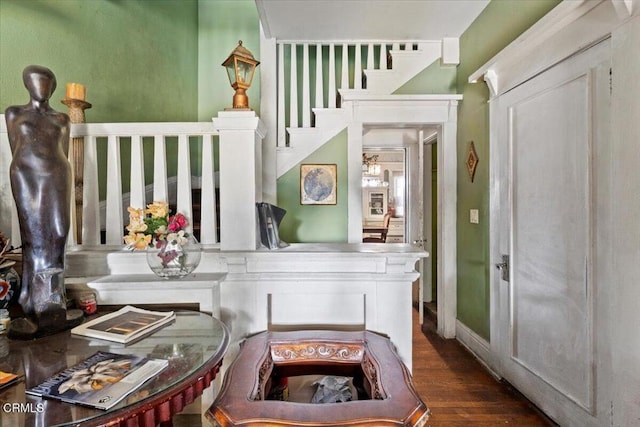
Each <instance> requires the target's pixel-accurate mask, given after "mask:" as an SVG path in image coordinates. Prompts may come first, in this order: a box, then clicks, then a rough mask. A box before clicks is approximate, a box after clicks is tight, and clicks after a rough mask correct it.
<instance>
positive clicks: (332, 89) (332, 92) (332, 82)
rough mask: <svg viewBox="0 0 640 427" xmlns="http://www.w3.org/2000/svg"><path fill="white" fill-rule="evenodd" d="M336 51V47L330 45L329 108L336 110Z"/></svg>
mask: <svg viewBox="0 0 640 427" xmlns="http://www.w3.org/2000/svg"><path fill="white" fill-rule="evenodd" d="M335 54H336V51H335V45H334V44H333V43H329V88H328V101H327V107H328V108H336V56H335Z"/></svg>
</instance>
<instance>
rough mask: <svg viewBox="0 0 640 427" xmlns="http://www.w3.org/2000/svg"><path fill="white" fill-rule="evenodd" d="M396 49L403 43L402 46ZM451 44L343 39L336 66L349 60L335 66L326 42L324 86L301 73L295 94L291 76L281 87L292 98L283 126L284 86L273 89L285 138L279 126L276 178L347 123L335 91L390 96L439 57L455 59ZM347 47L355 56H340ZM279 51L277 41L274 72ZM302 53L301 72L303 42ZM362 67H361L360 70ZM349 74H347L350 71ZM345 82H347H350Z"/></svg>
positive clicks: (293, 61) (293, 69)
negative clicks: (299, 101)
mask: <svg viewBox="0 0 640 427" xmlns="http://www.w3.org/2000/svg"><path fill="white" fill-rule="evenodd" d="M354 44H355V49H354V46H352V45H354ZM350 45H351V46H350ZM295 46H296V45H295V44H293V45H292V47H290V48H289V49H290V52H292V53H291V61H290V63H291V64H292V65H291V70H290V73H289V74H290V75H296V74H297V65H298V64H297V63H298V62H299V61H298V58H297V53H296V52H295V51H296V50H297V49H295V48H294V47H295ZM323 46H325V45H324V44H323V43H318V44H316V55H315V61H316V64H315V70H316V72H315V75H314V76H313V77H314V78H315V76H318V75H321V74H322V69H323V68H322V67H323V64H322V61H323V56H322V52H323V50H322V49H323ZM325 47H326V46H325ZM401 47H404V49H402V48H401ZM457 47H458V46H457V43H455V44H452V43H450V41H448V42H446V43H444V42H442V41H420V42H409V43H408V42H403V43H398V42H395V43H391V42H389V43H384V42H378V43H373V42H363V43H345V44H343V45H342V46H341V49H342V62H341V64H345V63H347V64H350V67H341V66H337V65H336V63H335V57H334V56H333V55H334V52H336V50H335V48H336V45H334V44H333V43H331V44H330V46H329V61H328V62H329V64H328V68H329V72H326V70H325V74H328V75H329V81H328V85H327V88H325V87H324V85H323V79H322V77H320V78H315V88H311V87H310V86H311V84H310V82H311V81H312V79H311V78H310V77H308V76H307V77H305V76H302V80H303V84H302V93H301V94H298V93H297V92H296V91H297V88H298V84H297V81H296V80H295V79H297V77H295V78H294V81H293V83H291V82H289V84H288V85H287V87H288V88H289V93H288V95H289V97H288V99H293V105H291V104H292V103H291V102H289V105H288V108H289V111H290V113H289V117H290V118H289V124H290V125H289V126H286V124H285V122H284V111H285V108H287V107H285V106H284V101H283V100H282V99H284V98H285V93H284V88H282V89H281V90H280V91H279V97H281V98H282V99H280V100H279V101H278V103H279V109H278V110H279V112H280V115H281V116H282V117H281V118H280V119H279V121H278V127H279V128H280V129H282V128H283V127H285V128H286V133H287V134H288V137H289V138H288V141H287V140H286V138H285V136H284V135H285V134H284V132H283V131H282V130H279V131H278V133H279V135H280V137H279V138H278V148H277V177H278V178H279V177H281V176H282V175H284V174H285V173H286V172H287V171H289V170H290V169H291V168H293V167H295V166H296V165H297V164H298V163H300V162H301V161H303V160H304V159H305V158H306V157H307V156H309V155H310V154H312V153H313V152H314V151H316V150H317V149H318V148H320V147H322V145H324V144H325V143H326V142H327V141H329V140H331V139H332V138H333V137H334V136H336V135H337V134H338V133H339V132H340V131H342V130H343V129H345V128H346V127H347V126H348V124H349V123H350V121H351V111H350V110H349V109H345V108H340V106H339V105H340V99H338V100H337V102H336V98H335V96H336V95H335V93H336V92H339V93H340V95H341V96H342V97H345V96H346V97H348V98H349V99H350V100H357V99H358V98H359V97H360V96H362V97H363V98H366V97H367V96H371V95H374V94H375V95H390V94H392V93H393V92H394V91H396V90H397V89H399V88H400V87H401V86H402V85H404V84H405V83H407V82H408V81H409V80H411V79H412V78H413V77H415V76H416V75H417V74H418V73H420V72H421V71H422V70H424V69H425V68H427V67H428V66H429V65H431V64H432V63H433V62H434V61H436V60H438V59H439V58H445V57H446V58H449V57H453V58H454V60H455V61H457ZM350 48H351V53H352V55H351V56H355V59H353V58H347V56H346V55H347V53H348V52H350V50H349V49H350ZM451 48H453V49H454V50H456V52H454V54H453V55H451V53H450V52H445V49H446V50H450V49H451ZM363 50H365V51H366V53H367V57H366V63H364V62H365V61H363V60H362V59H361V55H362V51H363ZM282 52H284V48H283V47H282V45H281V47H280V60H279V64H280V71H279V72H280V73H284V69H283V68H284V67H283V65H284V59H283V58H282V56H283V53H282ZM302 52H303V58H302V59H301V60H302V63H303V67H302V70H303V73H305V72H308V71H309V69H310V68H311V67H310V66H309V58H310V57H312V56H313V55H309V44H308V43H304V49H303V51H302ZM388 58H390V61H388ZM453 63H457V62H453ZM341 64H340V65H341ZM325 65H326V64H325ZM363 65H364V67H365V68H364V69H363ZM376 65H377V67H376ZM388 66H390V68H387V67H388ZM350 68H351V69H350ZM338 71H339V72H340V73H341V79H340V83H339V85H340V87H339V88H338V87H337V84H336V82H335V74H337V73H338ZM350 72H352V73H351V74H350ZM332 73H333V75H332ZM363 76H364V79H363ZM350 77H351V78H350ZM350 80H351V81H352V82H353V83H350ZM279 82H280V85H281V86H284V77H283V76H282V77H279ZM363 82H364V83H363ZM363 86H365V87H363ZM312 91H313V92H314V93H315V99H316V102H315V105H316V107H315V108H311V106H310V103H311V101H310V94H311V92H312ZM325 92H328V93H327V102H326V103H325V102H324V99H323V98H324V97H323V94H325ZM298 99H300V100H301V103H302V107H301V108H300V109H299V108H298ZM325 104H326V106H325ZM334 106H335V107H334ZM309 113H312V114H313V118H314V119H315V120H313V122H311V121H310V120H309V119H308V117H309ZM300 114H301V120H298V115H300ZM300 122H301V123H302V126H301V127H300V126H298V123H300Z"/></svg>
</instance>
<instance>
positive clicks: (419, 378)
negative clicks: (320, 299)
mask: <svg viewBox="0 0 640 427" xmlns="http://www.w3.org/2000/svg"><path fill="white" fill-rule="evenodd" d="M418 320H419V319H418V312H417V310H413V381H414V384H415V387H416V389H417V391H418V393H419V394H420V396H421V397H422V399H423V400H424V402H425V403H426V404H427V406H428V407H429V409H430V410H431V417H430V418H429V421H427V426H430V427H463V426H464V427H495V426H507V425H508V426H514V427H530V426H555V424H553V423H552V422H551V421H550V420H548V419H547V418H545V417H544V415H542V414H541V413H540V412H539V411H538V410H537V409H536V407H535V406H534V405H532V404H531V403H530V402H529V401H528V400H527V399H525V398H524V397H523V396H522V395H521V394H520V393H518V392H517V391H516V390H514V389H513V388H512V387H511V386H509V384H507V383H504V382H500V381H498V380H496V379H495V378H494V377H493V376H491V375H490V374H489V372H488V371H487V370H486V369H485V368H484V367H483V366H482V365H481V364H480V363H479V362H478V361H477V360H476V359H475V358H474V357H473V356H472V355H471V353H469V352H468V351H467V350H466V349H465V348H464V347H463V346H462V345H461V344H460V343H459V342H458V341H456V340H445V339H442V338H440V337H439V336H438V334H437V333H436V329H435V323H434V322H433V319H432V318H430V317H428V316H427V317H426V318H425V323H424V324H423V325H422V328H421V327H420V324H419V321H418ZM203 425H208V423H205V424H203V423H201V420H200V416H199V415H178V416H176V417H175V418H174V427H195V426H203Z"/></svg>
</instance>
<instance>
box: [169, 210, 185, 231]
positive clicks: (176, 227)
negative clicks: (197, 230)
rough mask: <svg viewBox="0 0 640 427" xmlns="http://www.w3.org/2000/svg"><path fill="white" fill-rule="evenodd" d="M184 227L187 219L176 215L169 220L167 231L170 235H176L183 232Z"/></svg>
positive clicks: (179, 214)
mask: <svg viewBox="0 0 640 427" xmlns="http://www.w3.org/2000/svg"><path fill="white" fill-rule="evenodd" d="M186 226H187V218H186V217H185V216H184V215H182V214H181V213H178V214H175V215H174V216H172V217H170V218H169V225H167V229H168V230H169V232H171V233H176V232H178V231H180V230H183V229H184V228H185V227H186Z"/></svg>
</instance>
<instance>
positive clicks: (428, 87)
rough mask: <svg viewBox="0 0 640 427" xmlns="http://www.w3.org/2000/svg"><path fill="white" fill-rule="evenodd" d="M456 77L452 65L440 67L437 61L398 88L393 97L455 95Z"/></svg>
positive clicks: (454, 68) (439, 62)
mask: <svg viewBox="0 0 640 427" xmlns="http://www.w3.org/2000/svg"><path fill="white" fill-rule="evenodd" d="M457 76H458V74H457V69H456V67H455V66H454V65H441V61H440V60H439V59H438V60H436V61H434V62H433V63H432V64H431V65H429V66H428V67H427V68H425V69H424V70H422V71H421V72H419V73H418V74H417V75H416V76H415V77H413V78H412V79H411V80H409V81H408V82H407V83H405V84H404V85H402V86H401V87H399V88H398V89H397V90H396V91H395V92H394V95H415V94H452V93H456V90H457V87H456V80H457Z"/></svg>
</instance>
